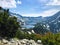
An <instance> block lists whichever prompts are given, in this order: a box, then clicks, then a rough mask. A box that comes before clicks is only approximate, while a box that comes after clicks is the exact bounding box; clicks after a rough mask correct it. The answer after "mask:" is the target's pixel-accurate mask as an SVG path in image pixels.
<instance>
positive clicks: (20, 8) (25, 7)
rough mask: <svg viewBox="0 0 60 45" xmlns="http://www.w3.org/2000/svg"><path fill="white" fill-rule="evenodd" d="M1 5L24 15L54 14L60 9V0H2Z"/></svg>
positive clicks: (44, 15) (0, 0)
mask: <svg viewBox="0 0 60 45" xmlns="http://www.w3.org/2000/svg"><path fill="white" fill-rule="evenodd" d="M0 6H1V7H3V8H9V9H10V12H13V13H17V14H20V15H22V16H30V17H37V16H43V17H46V16H52V15H54V14H55V13H57V12H58V11H60V0H0Z"/></svg>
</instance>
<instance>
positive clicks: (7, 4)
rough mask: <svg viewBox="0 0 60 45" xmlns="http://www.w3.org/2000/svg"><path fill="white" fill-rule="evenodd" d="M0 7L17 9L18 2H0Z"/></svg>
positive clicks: (7, 0)
mask: <svg viewBox="0 0 60 45" xmlns="http://www.w3.org/2000/svg"><path fill="white" fill-rule="evenodd" d="M0 6H1V7H4V8H15V7H16V1H15V0H0Z"/></svg>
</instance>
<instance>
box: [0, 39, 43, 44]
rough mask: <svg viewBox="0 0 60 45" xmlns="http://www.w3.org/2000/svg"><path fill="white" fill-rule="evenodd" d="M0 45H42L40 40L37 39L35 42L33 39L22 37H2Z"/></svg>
mask: <svg viewBox="0 0 60 45" xmlns="http://www.w3.org/2000/svg"><path fill="white" fill-rule="evenodd" d="M0 45H43V44H42V42H41V40H37V42H35V41H34V40H28V39H22V40H17V39H10V40H6V39H2V40H0Z"/></svg>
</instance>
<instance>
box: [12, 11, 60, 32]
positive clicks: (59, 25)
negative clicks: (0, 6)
mask: <svg viewBox="0 0 60 45" xmlns="http://www.w3.org/2000/svg"><path fill="white" fill-rule="evenodd" d="M11 15H12V16H16V17H17V18H18V20H19V21H22V22H23V23H24V24H23V27H25V28H32V27H34V25H35V24H36V23H45V24H46V25H49V28H50V30H51V32H54V33H56V32H59V31H60V11H59V12H57V13H56V14H54V15H53V16H49V17H42V16H39V17H24V16H21V15H19V14H15V13H11Z"/></svg>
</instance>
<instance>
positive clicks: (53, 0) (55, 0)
mask: <svg viewBox="0 0 60 45" xmlns="http://www.w3.org/2000/svg"><path fill="white" fill-rule="evenodd" d="M46 5H60V0H51V1H50V2H49V3H47V4H46Z"/></svg>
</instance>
